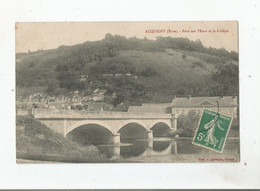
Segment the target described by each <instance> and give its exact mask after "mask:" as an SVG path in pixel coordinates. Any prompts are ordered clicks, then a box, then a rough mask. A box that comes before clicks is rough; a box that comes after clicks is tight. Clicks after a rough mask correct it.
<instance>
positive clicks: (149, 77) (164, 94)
mask: <svg viewBox="0 0 260 191" xmlns="http://www.w3.org/2000/svg"><path fill="white" fill-rule="evenodd" d="M16 85H17V95H18V96H19V95H24V96H25V95H26V94H30V93H36V91H38V90H39V89H41V90H42V91H45V92H47V93H49V94H56V95H57V94H66V93H67V92H71V91H75V90H79V91H84V92H85V94H91V93H92V92H93V90H94V89H97V88H100V89H106V90H107V93H106V96H107V97H106V98H107V99H106V100H105V101H106V102H110V103H111V102H113V104H114V105H117V104H119V103H121V102H124V103H126V104H140V103H141V102H170V101H171V100H172V97H173V95H177V96H185V95H192V96H221V95H238V54H237V53H236V52H228V51H227V50H225V49H223V48H222V49H216V48H211V47H210V48H206V47H204V46H203V44H202V43H201V41H199V40H196V41H191V40H189V39H187V38H171V37H158V38H157V39H156V40H148V39H138V38H135V37H132V38H126V37H123V36H118V35H115V36H112V35H111V34H106V36H105V39H103V40H100V41H94V42H85V43H82V44H78V45H74V46H61V47H59V48H57V49H53V50H40V51H36V52H30V53H18V54H16ZM36 89H37V90H36ZM27 90H28V91H27ZM29 90H30V91H29ZM112 94H116V95H117V96H116V99H115V100H112V99H110V98H111V96H112ZM26 96H27V95H26Z"/></svg>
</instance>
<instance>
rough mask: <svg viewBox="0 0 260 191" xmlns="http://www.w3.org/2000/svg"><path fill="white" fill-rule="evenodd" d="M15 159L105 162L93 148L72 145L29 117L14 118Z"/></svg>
mask: <svg viewBox="0 0 260 191" xmlns="http://www.w3.org/2000/svg"><path fill="white" fill-rule="evenodd" d="M16 158H17V159H24V160H33V161H34V160H35V161H45V162H47V161H52V162H73V163H83V162H84V163H85V162H105V161H107V158H106V156H105V155H103V154H101V153H100V152H99V150H98V149H97V148H96V147H95V146H84V147H83V146H80V145H78V144H76V143H73V142H71V141H70V140H68V139H66V138H64V137H63V136H62V135H59V134H57V133H55V132H54V131H52V130H51V129H49V128H48V127H46V126H45V125H43V124H41V123H40V122H39V121H37V120H36V119H34V118H32V117H30V116H18V117H17V118H16ZM20 161H21V160H18V161H17V162H18V163H19V162H20Z"/></svg>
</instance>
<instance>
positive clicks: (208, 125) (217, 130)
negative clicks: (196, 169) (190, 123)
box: [192, 109, 233, 153]
mask: <svg viewBox="0 0 260 191" xmlns="http://www.w3.org/2000/svg"><path fill="white" fill-rule="evenodd" d="M232 120H233V118H232V117H231V116H228V115H223V114H220V113H218V112H215V111H211V110H208V109H204V111H203V114H202V117H201V119H200V122H199V125H198V128H197V131H196V133H195V136H194V138H193V142H192V143H193V144H194V145H198V146H201V147H204V148H207V149H210V150H213V151H216V152H220V153H222V152H223V149H224V146H225V142H226V139H227V136H228V132H229V129H230V126H231V123H232Z"/></svg>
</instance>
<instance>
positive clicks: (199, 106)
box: [171, 96, 238, 118]
mask: <svg viewBox="0 0 260 191" xmlns="http://www.w3.org/2000/svg"><path fill="white" fill-rule="evenodd" d="M218 104H219V113H223V114H226V115H230V116H233V117H234V118H237V107H238V104H237V97H236V96H222V97H191V96H188V97H182V98H177V97H176V96H174V98H173V100H172V104H171V107H172V114H174V115H175V116H176V117H178V116H179V115H182V114H184V115H186V114H187V113H188V112H189V111H191V110H193V111H195V112H196V113H202V111H203V110H204V109H209V110H213V111H217V110H218Z"/></svg>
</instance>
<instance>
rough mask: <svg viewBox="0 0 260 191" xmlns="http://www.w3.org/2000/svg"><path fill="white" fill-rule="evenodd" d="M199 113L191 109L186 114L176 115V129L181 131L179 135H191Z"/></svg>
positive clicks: (197, 121)
mask: <svg viewBox="0 0 260 191" xmlns="http://www.w3.org/2000/svg"><path fill="white" fill-rule="evenodd" d="M199 119H200V114H198V113H196V112H195V111H193V110H191V111H189V112H188V113H187V115H180V116H179V117H178V123H177V129H178V130H180V131H182V132H181V134H180V136H184V137H192V136H193V135H194V133H195V130H196V128H197V127H198V123H199Z"/></svg>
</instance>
